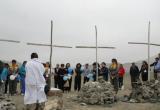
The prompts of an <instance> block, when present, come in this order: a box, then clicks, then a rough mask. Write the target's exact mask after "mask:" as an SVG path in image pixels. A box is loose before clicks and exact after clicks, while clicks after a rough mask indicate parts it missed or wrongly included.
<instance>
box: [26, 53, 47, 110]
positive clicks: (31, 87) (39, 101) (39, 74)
mask: <svg viewBox="0 0 160 110" xmlns="http://www.w3.org/2000/svg"><path fill="white" fill-rule="evenodd" d="M25 69H26V78H25V81H26V82H25V87H26V90H25V95H24V104H25V105H26V108H27V110H44V108H45V102H46V101H47V98H46V94H45V91H44V88H45V86H46V82H45V79H44V76H43V75H44V73H45V68H44V66H43V64H42V63H41V61H39V60H38V54H37V53H32V54H31V60H30V61H28V62H27V64H26V67H25Z"/></svg>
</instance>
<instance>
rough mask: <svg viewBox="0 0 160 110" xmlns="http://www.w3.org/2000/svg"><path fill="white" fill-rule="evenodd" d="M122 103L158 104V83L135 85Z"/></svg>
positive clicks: (159, 93)
mask: <svg viewBox="0 0 160 110" xmlns="http://www.w3.org/2000/svg"><path fill="white" fill-rule="evenodd" d="M124 101H126V102H127V101H129V102H133V103H144V102H152V103H153V102H160V82H157V81H154V80H152V81H150V82H145V83H143V84H142V83H140V82H139V83H137V84H135V87H134V88H133V89H132V92H131V94H130V96H125V97H124Z"/></svg>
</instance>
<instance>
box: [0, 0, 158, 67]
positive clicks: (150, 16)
mask: <svg viewBox="0 0 160 110" xmlns="http://www.w3.org/2000/svg"><path fill="white" fill-rule="evenodd" d="M159 4H160V0H0V38H5V39H12V40H20V41H22V43H21V44H12V43H4V42H0V59H4V60H11V59H13V58H14V59H17V60H18V61H20V62H21V61H23V60H28V59H29V58H30V54H31V52H37V53H39V57H40V59H41V60H42V61H48V59H49V48H48V47H33V46H27V45H26V44H25V43H26V42H36V43H49V40H50V20H51V19H53V22H54V29H53V38H54V41H53V42H54V44H59V45H70V46H75V45H95V31H94V25H97V27H98V45H99V46H115V47H116V48H117V49H116V50H104V49H101V50H99V51H98V52H99V61H100V62H102V61H105V62H110V60H111V59H112V58H113V57H114V58H118V60H119V62H122V63H124V62H132V61H137V60H141V59H145V58H147V46H136V45H128V44H127V42H128V41H139V42H147V25H148V21H149V20H150V21H151V42H153V43H160V38H159V37H160V7H159ZM159 52H160V49H159V47H152V48H151V55H152V56H153V55H156V54H157V53H159ZM53 57H54V58H53V62H54V64H55V63H67V62H71V63H72V64H75V63H77V62H80V63H83V64H84V63H91V62H93V61H95V49H75V48H73V49H58V48H54V50H53Z"/></svg>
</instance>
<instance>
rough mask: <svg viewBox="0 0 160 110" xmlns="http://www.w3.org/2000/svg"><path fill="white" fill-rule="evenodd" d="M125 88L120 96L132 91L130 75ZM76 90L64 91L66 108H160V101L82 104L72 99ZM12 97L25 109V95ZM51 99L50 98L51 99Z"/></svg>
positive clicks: (144, 109) (111, 109) (92, 109)
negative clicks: (106, 104)
mask: <svg viewBox="0 0 160 110" xmlns="http://www.w3.org/2000/svg"><path fill="white" fill-rule="evenodd" d="M124 83H125V84H124V85H125V89H124V90H121V91H119V93H118V97H121V96H123V95H128V94H129V93H130V90H131V87H130V77H129V76H126V77H125V81H124ZM76 94H77V93H76V92H71V93H64V96H63V101H64V110H160V103H141V104H138V103H125V102H120V101H119V102H117V103H115V104H113V105H111V106H105V105H104V106H99V105H87V106H81V105H80V103H78V102H75V101H73V100H72V97H74V96H76ZM12 99H13V100H14V102H15V103H16V106H17V110H23V109H24V104H23V96H20V95H18V96H13V97H12ZM49 100H50V99H49Z"/></svg>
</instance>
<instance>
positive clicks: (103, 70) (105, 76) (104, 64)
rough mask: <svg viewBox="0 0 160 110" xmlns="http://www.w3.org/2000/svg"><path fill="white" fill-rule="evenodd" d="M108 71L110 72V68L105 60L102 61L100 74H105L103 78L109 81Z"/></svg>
mask: <svg viewBox="0 0 160 110" xmlns="http://www.w3.org/2000/svg"><path fill="white" fill-rule="evenodd" d="M108 73H109V70H108V68H107V67H106V63H105V62H102V64H101V70H100V74H102V75H103V79H104V80H105V81H108Z"/></svg>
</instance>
